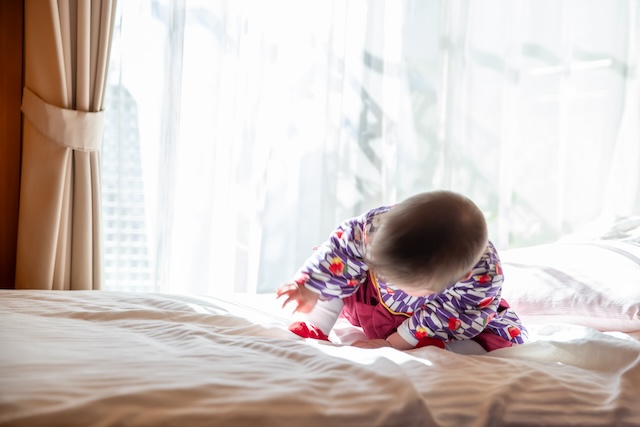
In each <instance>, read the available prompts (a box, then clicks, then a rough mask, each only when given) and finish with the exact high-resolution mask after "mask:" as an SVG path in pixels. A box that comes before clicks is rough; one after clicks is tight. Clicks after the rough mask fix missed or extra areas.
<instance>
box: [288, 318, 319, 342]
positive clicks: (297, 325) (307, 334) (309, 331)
mask: <svg viewBox="0 0 640 427" xmlns="http://www.w3.org/2000/svg"><path fill="white" fill-rule="evenodd" d="M289 330H290V331H291V332H293V333H294V334H296V335H298V336H301V337H302V338H313V339H316V340H322V341H329V337H328V336H326V335H325V334H324V332H322V331H321V330H320V329H318V328H316V327H315V326H313V325H307V324H306V323H304V322H293V323H292V324H291V325H289Z"/></svg>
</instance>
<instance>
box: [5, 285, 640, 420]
mask: <svg viewBox="0 0 640 427" xmlns="http://www.w3.org/2000/svg"><path fill="white" fill-rule="evenodd" d="M290 321H291V316H290V315H289V314H287V313H286V312H284V311H282V310H280V308H279V303H278V302H277V301H276V300H275V297H274V296H273V295H270V294H267V295H253V296H249V295H236V294H231V295H226V296H220V297H211V296H209V297H205V296H190V295H177V294H173V295H172V294H136V293H117V292H105V291H69V292H55V291H11V290H5V291H1V292H0V325H1V329H0V342H1V343H2V349H1V350H0V369H1V371H2V372H1V375H0V393H1V395H0V425H2V426H42V425H47V426H122V425H126V426H178V425H179V426H296V427H300V426H304V427H312V426H432V425H433V426H525V425H526V426H533V425H540V426H640V342H639V341H638V340H637V339H636V338H634V336H633V331H627V332H628V333H625V332H621V331H609V332H602V331H599V330H597V329H595V328H592V327H587V326H581V325H576V324H569V323H549V322H546V321H545V322H543V323H535V322H533V323H531V324H530V325H529V333H530V338H529V341H528V342H527V343H526V344H523V345H520V346H514V347H511V348H506V349H500V350H496V351H493V352H490V353H486V354H482V355H465V354H458V353H455V352H452V351H448V350H443V349H440V348H436V347H425V348H421V349H415V350H410V351H405V352H403V351H398V350H394V349H392V348H380V349H361V348H356V347H352V346H349V343H351V342H352V341H353V340H356V339H359V338H362V332H361V331H360V330H359V329H358V328H355V327H353V326H351V325H349V324H347V323H346V321H344V320H343V319H341V320H340V322H339V324H338V327H337V328H336V330H335V331H334V332H332V335H331V337H330V338H331V339H332V342H320V341H316V340H310V339H302V338H300V337H297V336H296V335H293V334H292V333H290V332H289V331H288V330H287V325H288V324H289V323H290Z"/></svg>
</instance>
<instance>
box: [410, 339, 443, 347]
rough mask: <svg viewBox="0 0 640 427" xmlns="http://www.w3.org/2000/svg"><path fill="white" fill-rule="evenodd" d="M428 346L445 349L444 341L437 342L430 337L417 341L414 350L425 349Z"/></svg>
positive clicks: (437, 340)
mask: <svg viewBox="0 0 640 427" xmlns="http://www.w3.org/2000/svg"><path fill="white" fill-rule="evenodd" d="M430 345H433V346H436V347H439V348H442V349H444V348H445V346H444V341H442V340H439V339H438V338H431V337H424V338H421V339H420V341H418V345H416V346H415V347H414V348H420V347H427V346H430Z"/></svg>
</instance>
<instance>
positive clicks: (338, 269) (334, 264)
mask: <svg viewBox="0 0 640 427" xmlns="http://www.w3.org/2000/svg"><path fill="white" fill-rule="evenodd" d="M329 271H330V272H331V273H332V274H334V275H336V276H342V275H343V274H344V262H342V260H341V259H340V258H339V257H333V259H332V260H331V264H330V265H329Z"/></svg>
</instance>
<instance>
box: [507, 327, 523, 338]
mask: <svg viewBox="0 0 640 427" xmlns="http://www.w3.org/2000/svg"><path fill="white" fill-rule="evenodd" d="M507 332H509V336H510V337H511V338H515V337H517V336H518V335H520V328H518V327H516V326H509V328H508V329H507Z"/></svg>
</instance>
